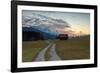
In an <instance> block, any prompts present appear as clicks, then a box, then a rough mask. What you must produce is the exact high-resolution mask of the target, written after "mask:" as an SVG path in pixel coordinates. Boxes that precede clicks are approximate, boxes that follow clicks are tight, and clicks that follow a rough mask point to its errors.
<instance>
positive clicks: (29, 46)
mask: <svg viewBox="0 0 100 73" xmlns="http://www.w3.org/2000/svg"><path fill="white" fill-rule="evenodd" d="M47 45H48V44H47V43H46V42H45V41H26V42H23V43H22V62H32V61H34V59H35V57H36V56H37V55H38V53H39V52H40V51H41V50H42V49H43V48H45V47H46V46H47Z"/></svg>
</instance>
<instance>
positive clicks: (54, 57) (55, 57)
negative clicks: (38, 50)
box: [50, 44, 61, 61]
mask: <svg viewBox="0 0 100 73" xmlns="http://www.w3.org/2000/svg"><path fill="white" fill-rule="evenodd" d="M55 46H56V44H52V47H51V48H50V61H54V60H61V58H60V57H59V56H58V55H57V53H56V50H55V49H56V47H55Z"/></svg>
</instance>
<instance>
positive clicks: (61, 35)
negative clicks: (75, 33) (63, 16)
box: [58, 34, 68, 40]
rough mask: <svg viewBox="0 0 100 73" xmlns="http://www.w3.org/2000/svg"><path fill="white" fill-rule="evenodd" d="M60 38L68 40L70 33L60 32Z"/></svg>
mask: <svg viewBox="0 0 100 73" xmlns="http://www.w3.org/2000/svg"><path fill="white" fill-rule="evenodd" d="M58 39H60V40H67V39H68V34H59V36H58Z"/></svg>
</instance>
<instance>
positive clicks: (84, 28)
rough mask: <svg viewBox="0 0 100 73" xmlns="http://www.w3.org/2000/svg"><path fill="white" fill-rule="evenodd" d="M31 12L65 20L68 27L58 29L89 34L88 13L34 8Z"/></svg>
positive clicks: (65, 31)
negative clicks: (36, 9) (35, 9)
mask: <svg viewBox="0 0 100 73" xmlns="http://www.w3.org/2000/svg"><path fill="white" fill-rule="evenodd" d="M28 12H29V11H28ZM31 12H35V13H38V14H41V15H44V16H47V17H51V18H54V19H61V20H64V21H66V22H67V23H68V24H69V26H70V28H67V27H66V28H64V29H58V30H59V31H61V32H64V33H67V32H68V31H69V30H70V31H74V33H75V34H90V14H89V13H79V12H78V13H76V12H54V11H34V10H32V11H31ZM70 31H69V32H70Z"/></svg>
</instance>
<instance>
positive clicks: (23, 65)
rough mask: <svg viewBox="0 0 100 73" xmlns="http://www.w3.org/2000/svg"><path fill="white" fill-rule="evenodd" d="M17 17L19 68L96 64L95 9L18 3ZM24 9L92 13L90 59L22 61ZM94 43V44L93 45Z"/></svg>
mask: <svg viewBox="0 0 100 73" xmlns="http://www.w3.org/2000/svg"><path fill="white" fill-rule="evenodd" d="M17 8H18V9H17V10H18V11H17V14H18V18H17V23H18V24H17V37H18V42H17V44H18V45H17V46H18V49H17V56H18V57H17V64H18V68H27V67H44V66H60V65H78V64H79V65H80V64H94V10H93V9H77V8H58V7H44V6H24V5H18V7H17ZM22 10H41V11H60V12H61V11H62V12H81V13H90V59H84V60H83V59H82V60H68V61H67V60H66V61H48V62H45V61H44V62H24V63H23V62H22V32H21V31H22ZM91 45H92V46H91Z"/></svg>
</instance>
